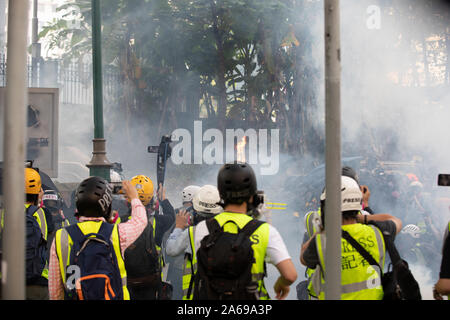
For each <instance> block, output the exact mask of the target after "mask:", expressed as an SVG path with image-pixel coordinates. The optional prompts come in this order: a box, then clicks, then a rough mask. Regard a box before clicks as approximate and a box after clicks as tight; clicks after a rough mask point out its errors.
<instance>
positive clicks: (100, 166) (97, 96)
mask: <svg viewBox="0 0 450 320" xmlns="http://www.w3.org/2000/svg"><path fill="white" fill-rule="evenodd" d="M91 3H92V63H93V88H94V140H93V148H94V151H93V153H92V154H93V156H92V160H91V162H90V163H89V164H88V165H87V167H88V168H89V169H90V175H91V176H99V177H102V178H104V179H107V180H108V181H109V180H110V170H111V167H112V164H111V163H110V162H109V161H108V159H107V158H106V140H105V139H104V132H103V79H102V77H103V74H102V43H101V41H102V39H101V36H102V34H101V27H102V24H101V12H100V0H92V2H91Z"/></svg>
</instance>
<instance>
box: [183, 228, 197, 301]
mask: <svg viewBox="0 0 450 320" xmlns="http://www.w3.org/2000/svg"><path fill="white" fill-rule="evenodd" d="M194 233H195V226H193V227H189V228H188V236H189V245H190V246H191V252H192V253H191V254H189V253H185V255H184V266H183V287H182V289H183V300H192V297H193V293H194V283H193V282H192V284H191V280H192V275H193V274H195V273H196V272H197V254H196V250H195V244H194ZM189 286H191V291H190V295H189V296H188V293H189V292H188V291H189Z"/></svg>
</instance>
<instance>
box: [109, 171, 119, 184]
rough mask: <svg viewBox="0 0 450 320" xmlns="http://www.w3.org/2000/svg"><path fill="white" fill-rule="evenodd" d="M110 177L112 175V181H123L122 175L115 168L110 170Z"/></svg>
mask: <svg viewBox="0 0 450 320" xmlns="http://www.w3.org/2000/svg"><path fill="white" fill-rule="evenodd" d="M109 177H110V180H111V182H121V181H122V177H121V176H120V174H119V173H118V172H117V171H115V170H111V171H110V174H109Z"/></svg>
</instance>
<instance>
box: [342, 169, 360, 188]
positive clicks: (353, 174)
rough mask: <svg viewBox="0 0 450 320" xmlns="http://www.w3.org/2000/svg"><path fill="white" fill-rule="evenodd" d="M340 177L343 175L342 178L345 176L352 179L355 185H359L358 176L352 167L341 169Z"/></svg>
mask: <svg viewBox="0 0 450 320" xmlns="http://www.w3.org/2000/svg"><path fill="white" fill-rule="evenodd" d="M342 175H343V176H346V177H350V178H352V179H353V180H355V181H356V183H357V184H358V185H359V177H358V175H357V174H356V171H355V169H353V168H352V167H349V166H345V167H343V168H342Z"/></svg>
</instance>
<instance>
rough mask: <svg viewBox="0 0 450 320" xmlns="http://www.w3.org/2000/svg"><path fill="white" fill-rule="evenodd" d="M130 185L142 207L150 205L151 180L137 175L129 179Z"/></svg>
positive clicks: (151, 196) (151, 193)
mask: <svg viewBox="0 0 450 320" xmlns="http://www.w3.org/2000/svg"><path fill="white" fill-rule="evenodd" d="M130 182H131V184H132V185H134V186H135V187H136V190H137V192H138V195H139V199H140V200H141V202H142V204H143V205H144V206H146V205H148V204H149V203H150V200H151V199H152V198H153V182H152V180H151V179H150V178H149V177H147V176H144V175H137V176H134V177H133V178H131V181H130Z"/></svg>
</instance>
